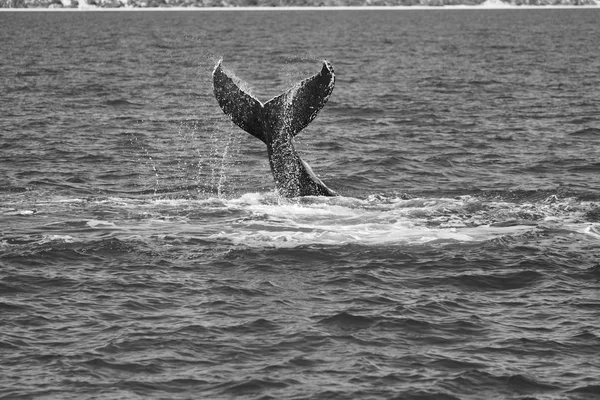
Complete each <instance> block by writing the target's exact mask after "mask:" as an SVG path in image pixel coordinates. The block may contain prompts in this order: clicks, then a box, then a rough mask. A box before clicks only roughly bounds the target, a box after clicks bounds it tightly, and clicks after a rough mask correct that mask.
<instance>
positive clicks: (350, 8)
mask: <svg viewBox="0 0 600 400" xmlns="http://www.w3.org/2000/svg"><path fill="white" fill-rule="evenodd" d="M494 3H496V2H494ZM497 3H500V2H499V1H498V2H497ZM533 9H537V10H542V9H551V10H561V9H563V10H564V9H570V10H578V9H600V4H596V5H592V4H585V5H513V4H507V3H503V4H497V5H496V4H490V5H487V4H481V5H468V4H465V5H442V6H427V5H418V6H323V7H319V6H304V7H298V6H296V7H288V6H277V7H263V6H256V7H197V6H189V7H186V6H175V7H132V6H124V7H102V6H94V5H86V6H79V7H27V8H10V7H7V8H2V7H0V12H3V11H6V12H36V11H38V12H39V11H51V12H63V11H107V12H108V11H209V12H215V11H342V10H344V11H411V10H415V11H416V10H456V11H459V10H533Z"/></svg>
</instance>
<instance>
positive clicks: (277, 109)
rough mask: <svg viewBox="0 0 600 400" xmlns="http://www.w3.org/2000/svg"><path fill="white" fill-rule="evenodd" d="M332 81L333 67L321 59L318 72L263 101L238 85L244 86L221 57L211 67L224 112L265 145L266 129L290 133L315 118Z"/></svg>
mask: <svg viewBox="0 0 600 400" xmlns="http://www.w3.org/2000/svg"><path fill="white" fill-rule="evenodd" d="M334 84H335V75H334V73H333V67H332V66H331V64H330V63H329V62H327V61H323V68H322V69H321V71H320V72H319V73H318V74H316V75H314V76H312V77H310V78H308V79H305V80H303V81H301V82H299V83H298V84H296V85H294V87H292V88H291V89H289V90H288V91H286V92H285V93H282V94H281V95H279V96H277V97H274V98H272V99H271V100H269V101H267V102H266V103H265V104H262V103H261V102H260V101H259V100H258V99H256V98H255V97H253V96H252V95H250V94H249V93H247V92H245V91H244V90H243V89H242V88H241V87H240V86H243V83H242V82H241V81H240V80H238V79H237V78H235V77H231V76H229V75H228V74H227V73H225V71H224V70H223V67H222V66H221V61H219V63H218V64H217V66H216V67H215V70H214V71H213V90H214V94H215V97H216V99H217V101H218V102H219V105H220V106H221V109H222V110H223V112H224V113H225V114H227V115H229V116H230V117H231V120H232V121H233V122H234V123H235V124H236V125H237V126H239V127H240V128H242V129H243V130H245V131H246V132H248V133H249V134H251V135H252V136H255V137H257V138H258V139H260V140H262V141H263V142H264V143H265V144H267V145H268V144H269V141H272V140H273V139H274V138H272V137H268V136H269V135H267V134H266V132H267V131H285V132H286V133H289V134H291V135H292V137H293V136H295V135H297V134H298V133H299V132H300V131H301V130H302V129H304V128H305V127H306V126H307V125H308V124H309V123H310V122H311V121H312V120H313V119H315V117H316V116H317V114H318V112H319V111H320V110H321V108H323V106H324V105H325V103H326V102H327V100H328V99H329V96H330V95H331V92H332V91H333V86H334ZM265 124H269V125H270V126H269V127H266V126H265Z"/></svg>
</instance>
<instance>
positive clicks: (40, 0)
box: [0, 0, 600, 9]
mask: <svg viewBox="0 0 600 400" xmlns="http://www.w3.org/2000/svg"><path fill="white" fill-rule="evenodd" d="M490 4H491V5H495V6H502V5H507V6H511V5H512V6H596V5H600V0H0V8H85V9H88V8H121V7H127V8H149V7H153V8H156V7H166V8H168V7H198V8H203V7H291V6H293V7H299V6H308V7H336V6H354V7H356V6H364V7H370V6H432V7H439V6H457V5H465V6H477V5H490Z"/></svg>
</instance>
